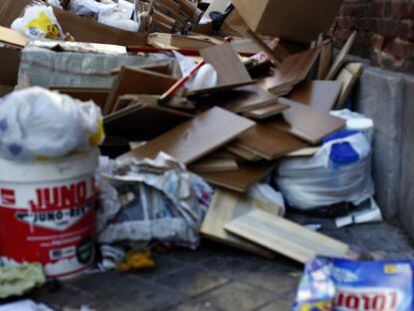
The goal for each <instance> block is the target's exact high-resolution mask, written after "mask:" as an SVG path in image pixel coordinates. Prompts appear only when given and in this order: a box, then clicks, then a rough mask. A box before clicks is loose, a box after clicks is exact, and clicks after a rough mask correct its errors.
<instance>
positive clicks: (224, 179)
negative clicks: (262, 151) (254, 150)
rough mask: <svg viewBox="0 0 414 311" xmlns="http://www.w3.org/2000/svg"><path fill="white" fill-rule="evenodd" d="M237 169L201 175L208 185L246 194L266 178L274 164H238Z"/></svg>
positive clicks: (267, 162)
mask: <svg viewBox="0 0 414 311" xmlns="http://www.w3.org/2000/svg"><path fill="white" fill-rule="evenodd" d="M237 164H238V165H239V168H238V169H237V170H236V171H230V172H211V173H201V174H200V176H201V177H203V178H204V179H205V180H207V181H208V182H209V183H211V184H213V185H216V186H220V187H223V188H226V189H230V190H234V191H237V192H246V191H247V190H248V189H249V188H250V187H251V186H252V185H253V184H255V183H257V182H259V181H260V180H262V179H263V178H264V177H266V176H267V174H269V173H270V172H271V171H272V170H273V169H274V168H275V167H276V163H274V162H269V161H259V162H238V163H237Z"/></svg>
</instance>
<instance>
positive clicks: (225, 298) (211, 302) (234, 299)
mask: <svg viewBox="0 0 414 311" xmlns="http://www.w3.org/2000/svg"><path fill="white" fill-rule="evenodd" d="M273 299H274V295H273V294H272V293H271V292H268V291H265V290H261V289H258V288H255V287H252V286H249V285H246V284H242V283H238V282H233V283H230V284H228V285H225V286H222V287H220V288H218V289H215V290H213V291H210V292H208V293H206V294H203V295H201V296H200V297H198V298H197V299H195V300H192V301H188V302H186V303H184V304H182V305H179V306H178V307H176V308H175V309H174V310H176V311H190V310H191V311H192V310H194V311H204V310H225V311H231V310H237V311H250V310H254V309H256V308H259V307H261V306H264V305H266V304H267V303H269V302H270V301H271V300H273Z"/></svg>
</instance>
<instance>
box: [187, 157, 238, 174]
mask: <svg viewBox="0 0 414 311" xmlns="http://www.w3.org/2000/svg"><path fill="white" fill-rule="evenodd" d="M238 168H239V166H238V165H237V162H236V160H234V159H217V158H211V157H207V158H203V159H200V160H198V161H196V162H194V163H193V164H191V165H190V166H189V167H188V169H189V170H190V171H193V172H195V173H208V172H227V171H235V170H237V169H238Z"/></svg>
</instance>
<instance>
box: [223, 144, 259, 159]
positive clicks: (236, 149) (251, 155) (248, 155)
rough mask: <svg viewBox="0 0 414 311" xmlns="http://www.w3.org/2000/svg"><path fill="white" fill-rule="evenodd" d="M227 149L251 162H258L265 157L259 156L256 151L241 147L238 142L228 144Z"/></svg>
mask: <svg viewBox="0 0 414 311" xmlns="http://www.w3.org/2000/svg"><path fill="white" fill-rule="evenodd" d="M225 148H226V150H228V151H229V152H231V153H232V154H234V155H236V156H238V157H239V158H241V159H243V160H247V161H251V162H257V161H260V160H263V157H261V156H259V155H258V154H257V153H256V152H252V151H250V150H247V149H244V148H241V147H240V146H239V145H238V144H237V143H231V144H228V145H227V146H226V147H225Z"/></svg>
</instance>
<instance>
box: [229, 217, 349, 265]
mask: <svg viewBox="0 0 414 311" xmlns="http://www.w3.org/2000/svg"><path fill="white" fill-rule="evenodd" d="M224 229H225V230H226V231H227V232H230V233H232V234H235V235H236V236H239V237H241V238H244V239H246V240H248V241H250V242H253V243H257V244H258V245H260V246H262V247H265V248H267V249H269V250H272V251H275V252H277V253H280V254H282V255H285V256H287V257H289V258H291V259H293V260H296V261H298V262H301V263H303V264H306V263H307V262H308V261H309V260H312V259H314V258H315V257H317V256H322V257H336V258H344V257H346V255H347V253H348V250H349V246H348V245H346V244H345V243H342V242H340V241H338V240H335V239H333V238H330V237H328V236H326V235H323V234H321V233H318V232H315V231H312V230H310V229H308V228H306V227H304V226H301V225H299V224H297V223H294V222H292V221H289V220H287V219H284V218H282V217H280V216H277V215H273V214H271V213H269V212H266V211H263V210H260V209H252V210H251V211H249V212H247V213H245V214H243V215H241V216H240V217H238V218H236V219H234V220H231V221H230V222H228V223H226V224H225V226H224Z"/></svg>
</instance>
